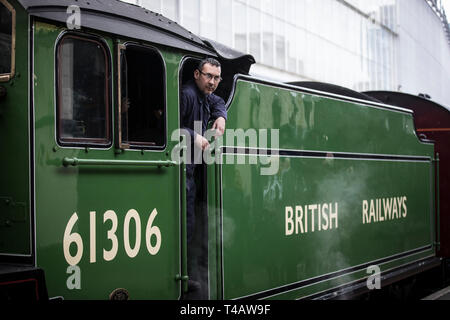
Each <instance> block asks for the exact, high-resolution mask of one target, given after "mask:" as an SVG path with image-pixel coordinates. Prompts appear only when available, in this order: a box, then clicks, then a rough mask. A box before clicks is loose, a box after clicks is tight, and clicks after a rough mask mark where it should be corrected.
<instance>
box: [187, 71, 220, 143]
mask: <svg viewBox="0 0 450 320" xmlns="http://www.w3.org/2000/svg"><path fill="white" fill-rule="evenodd" d="M180 112H181V127H182V128H183V129H186V130H187V131H189V133H190V135H191V139H192V140H191V141H192V142H193V141H194V138H195V133H194V132H195V131H194V121H201V122H202V132H197V133H198V134H201V135H202V136H203V135H204V134H205V131H206V129H207V126H208V122H209V121H215V120H216V119H218V118H220V117H223V118H224V119H225V120H227V111H226V109H225V101H223V99H222V98H221V97H219V96H217V95H215V94H210V95H205V94H204V93H202V92H201V91H200V90H199V89H198V87H197V84H196V83H195V82H194V80H191V81H189V82H188V83H186V84H185V85H184V86H183V87H182V89H181V98H180Z"/></svg>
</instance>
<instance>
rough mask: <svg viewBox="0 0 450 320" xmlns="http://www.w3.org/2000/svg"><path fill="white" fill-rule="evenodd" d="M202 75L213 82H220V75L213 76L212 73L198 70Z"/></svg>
mask: <svg viewBox="0 0 450 320" xmlns="http://www.w3.org/2000/svg"><path fill="white" fill-rule="evenodd" d="M198 71H199V72H200V73H201V74H202V75H204V76H205V77H206V79H208V80H211V79H214V82H220V81H222V80H223V79H222V77H220V76H214V75H212V74H211V73H204V72H202V71H201V70H198Z"/></svg>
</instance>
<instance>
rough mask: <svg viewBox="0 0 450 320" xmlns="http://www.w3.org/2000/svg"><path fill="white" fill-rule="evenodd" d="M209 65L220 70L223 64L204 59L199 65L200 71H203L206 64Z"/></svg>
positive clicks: (211, 59)
mask: <svg viewBox="0 0 450 320" xmlns="http://www.w3.org/2000/svg"><path fill="white" fill-rule="evenodd" d="M207 63H209V64H210V65H213V66H214V67H217V68H220V67H221V64H220V62H219V61H217V60H216V59H214V58H206V59H203V60H202V61H200V63H199V64H198V70H200V71H202V70H203V66H204V65H205V64H207Z"/></svg>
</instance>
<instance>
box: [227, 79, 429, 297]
mask: <svg viewBox="0 0 450 320" xmlns="http://www.w3.org/2000/svg"><path fill="white" fill-rule="evenodd" d="M227 128H228V129H243V130H242V131H241V133H236V134H235V136H234V137H225V140H224V145H225V146H226V147H225V148H224V149H223V150H224V155H223V157H222V162H223V165H222V167H221V170H222V171H221V175H220V176H221V179H222V188H223V189H222V198H221V201H222V202H221V204H222V209H221V215H220V219H221V224H220V225H221V235H220V239H221V243H222V248H221V252H220V253H219V255H218V256H219V257H220V259H219V263H220V264H221V268H222V279H221V281H222V285H223V288H222V293H223V297H224V298H225V299H232V298H240V297H251V298H265V297H275V296H276V295H279V294H282V293H284V292H294V291H295V290H299V289H302V290H301V293H300V291H298V294H297V295H293V296H289V298H299V297H301V296H307V295H311V294H314V293H316V292H318V290H321V291H323V290H327V289H330V288H332V287H334V286H339V285H343V284H345V283H349V282H351V281H355V280H358V279H361V278H367V277H368V273H367V272H366V271H367V268H368V267H369V266H370V265H372V264H375V265H377V266H379V267H380V269H381V271H386V270H390V269H392V268H396V267H399V266H401V265H404V264H406V263H409V262H412V261H416V260H418V259H421V258H424V257H427V256H430V255H434V247H433V237H434V222H433V218H432V217H433V214H432V212H434V203H433V199H434V197H433V192H434V190H433V179H434V178H433V175H434V172H433V163H432V159H433V145H429V144H423V143H421V142H420V141H419V140H418V139H417V137H416V135H415V132H414V125H413V121H412V116H411V114H409V113H406V112H401V111H398V110H389V109H385V108H383V107H373V106H365V105H358V104H355V103H352V102H349V101H344V100H336V99H330V98H324V97H319V96H312V95H309V94H304V93H301V92H293V91H288V90H284V89H280V88H276V87H272V86H268V85H263V84H258V83H251V82H248V81H238V83H237V88H236V93H235V98H234V101H233V102H232V104H231V105H230V108H229V120H228V123H227ZM252 129H255V130H256V135H257V137H258V139H257V141H258V144H257V145H256V146H255V145H252V142H251V138H250V137H251V136H252V135H251V131H252ZM259 129H269V130H268V132H267V134H268V136H267V137H266V139H263V138H262V136H261V134H263V135H264V134H265V132H264V131H263V132H261V131H259ZM272 129H275V130H279V132H278V134H279V138H280V139H279V141H278V142H277V141H276V139H275V140H273V141H271V138H272V137H273V136H276V133H274V131H273V130H272ZM239 134H244V136H245V139H241V140H240V139H239V138H237V136H238V135H239ZM265 140H267V141H268V145H261V144H260V143H264V141H265ZM243 141H245V143H244V142H243ZM236 146H238V147H239V148H236ZM266 148H268V149H272V152H273V151H277V152H278V153H279V155H273V154H272V156H270V162H269V163H268V162H267V157H266V156H263V155H252V154H251V153H252V152H255V150H258V152H262V151H264V150H266ZM236 154H239V155H240V157H241V159H239V157H237V156H236ZM239 161H240V162H239ZM241 163H245V164H241ZM268 168H270V170H267V169H268ZM263 169H265V170H263ZM264 172H265V173H264ZM272 173H274V174H272ZM265 174H266V175H265ZM267 174H269V175H267ZM219 287H220V286H219ZM286 297H287V296H286Z"/></svg>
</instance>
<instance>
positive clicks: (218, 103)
mask: <svg viewBox="0 0 450 320" xmlns="http://www.w3.org/2000/svg"><path fill="white" fill-rule="evenodd" d="M210 110H211V118H212V119H213V120H215V121H214V124H213V126H212V129H214V130H217V134H216V135H215V137H220V136H223V135H224V133H225V127H226V121H227V116H228V115H227V110H226V108H225V101H223V99H222V98H220V97H219V96H216V95H213V96H212V97H211V104H210Z"/></svg>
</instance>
